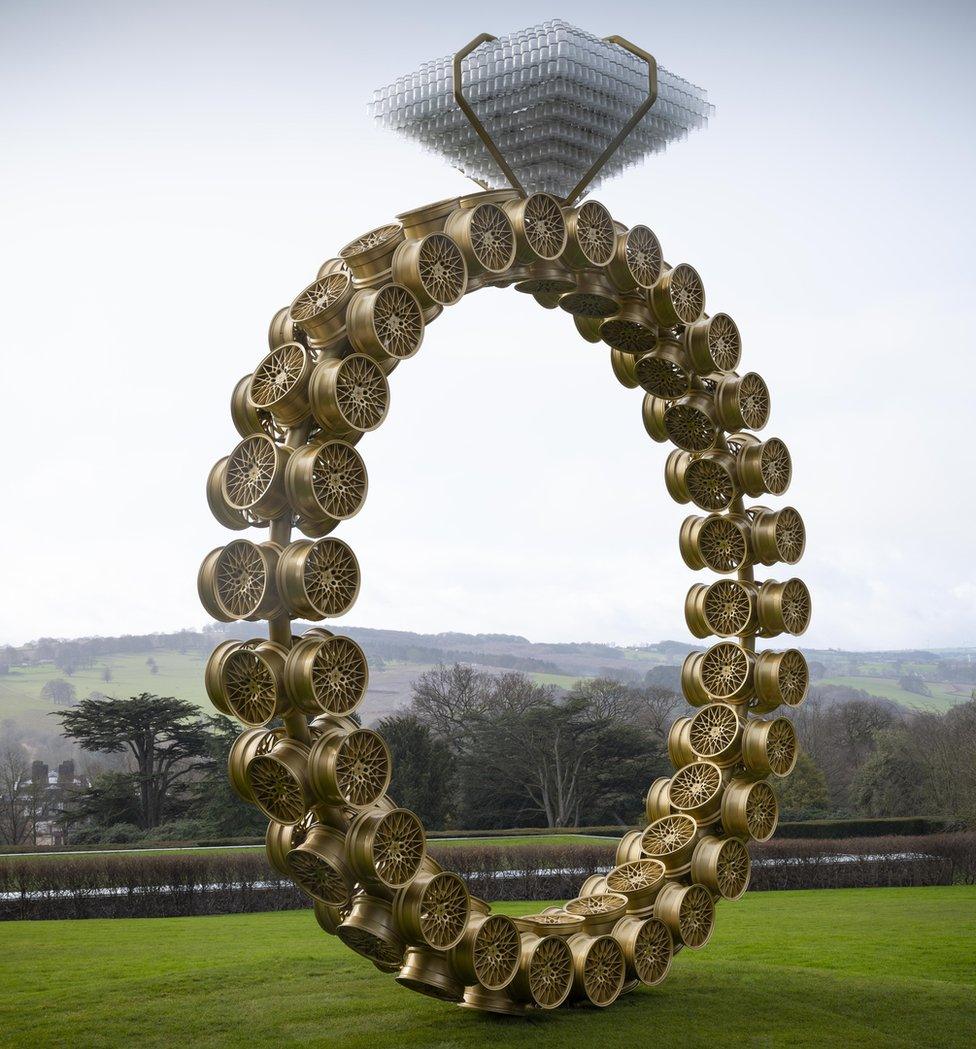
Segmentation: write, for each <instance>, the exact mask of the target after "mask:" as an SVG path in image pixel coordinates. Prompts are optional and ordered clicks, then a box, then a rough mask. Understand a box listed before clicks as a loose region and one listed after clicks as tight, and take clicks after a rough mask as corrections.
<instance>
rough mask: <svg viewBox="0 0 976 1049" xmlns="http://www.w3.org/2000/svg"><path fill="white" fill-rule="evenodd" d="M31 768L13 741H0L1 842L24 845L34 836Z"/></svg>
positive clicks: (28, 761)
mask: <svg viewBox="0 0 976 1049" xmlns="http://www.w3.org/2000/svg"><path fill="white" fill-rule="evenodd" d="M30 781H31V767H30V759H29V758H28V755H27V751H26V750H25V749H24V748H23V747H22V746H21V745H20V744H19V743H15V742H13V741H12V740H3V741H2V742H0V841H3V842H4V844H6V845H23V844H24V843H25V842H27V841H28V840H29V839H30V838H31V836H32V835H33V833H34V829H35V823H36V814H35V812H34V811H33V807H32V805H31V799H30V797H29V795H30V793H31V792H30V785H31V782H30Z"/></svg>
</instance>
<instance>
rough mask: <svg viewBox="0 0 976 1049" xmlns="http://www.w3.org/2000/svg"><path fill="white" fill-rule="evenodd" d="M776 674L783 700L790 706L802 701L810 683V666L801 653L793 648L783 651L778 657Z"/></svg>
mask: <svg viewBox="0 0 976 1049" xmlns="http://www.w3.org/2000/svg"><path fill="white" fill-rule="evenodd" d="M778 676H779V691H780V695H781V696H782V698H783V702H784V703H785V704H786V705H787V706H790V707H795V706H796V705H797V704H798V703H800V702H802V700H803V699H804V697H805V696H806V694H807V688H808V687H809V685H810V668H809V667H808V666H807V661H806V658H805V657H804V655H803V653H802V652H800V651H799V650H798V649H795V648H791V649H788V650H787V651H786V652H784V653H783V656H782V659H780V663H779V675H778Z"/></svg>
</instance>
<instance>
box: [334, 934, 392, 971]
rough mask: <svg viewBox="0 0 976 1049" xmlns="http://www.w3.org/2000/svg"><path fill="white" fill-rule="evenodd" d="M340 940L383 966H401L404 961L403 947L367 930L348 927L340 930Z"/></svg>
mask: <svg viewBox="0 0 976 1049" xmlns="http://www.w3.org/2000/svg"><path fill="white" fill-rule="evenodd" d="M339 938H340V939H341V940H342V942H343V943H344V944H345V945H346V946H347V947H349V948H350V949H351V950H353V951H355V952H356V953H357V954H360V955H362V956H363V957H364V958H368V959H369V960H370V961H371V962H379V963H380V964H381V965H399V964H400V962H401V961H402V960H403V947H402V946H401V945H399V944H395V943H390V942H389V941H387V940H384V939H383V938H382V937H381V936H377V935H376V934H375V933H371V932H369V931H368V930H367V929H357V928H351V927H346V926H341V927H340V928H339Z"/></svg>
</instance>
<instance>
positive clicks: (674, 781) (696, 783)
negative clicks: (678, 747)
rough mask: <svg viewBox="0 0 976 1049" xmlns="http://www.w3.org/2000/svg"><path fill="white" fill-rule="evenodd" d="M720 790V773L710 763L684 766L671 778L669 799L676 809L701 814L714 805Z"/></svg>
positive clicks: (699, 762)
mask: <svg viewBox="0 0 976 1049" xmlns="http://www.w3.org/2000/svg"><path fill="white" fill-rule="evenodd" d="M721 790H722V773H721V772H720V771H719V769H718V768H716V766H715V765H713V764H712V763H711V762H710V761H696V762H694V763H693V764H691V765H685V767H684V768H683V769H679V770H678V771H677V772H676V773H675V774H674V776H672V778H671V787H670V798H671V804H672V805H673V806H674V807H675V808H676V809H681V810H683V811H686V812H693V813H694V812H701V811H702V810H703V809H705V808H707V807H708V806H709V805H710V804H713V805H714V804H716V803H717V799H718V797H719V794H720V793H721Z"/></svg>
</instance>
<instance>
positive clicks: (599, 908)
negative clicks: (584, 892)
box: [566, 892, 627, 918]
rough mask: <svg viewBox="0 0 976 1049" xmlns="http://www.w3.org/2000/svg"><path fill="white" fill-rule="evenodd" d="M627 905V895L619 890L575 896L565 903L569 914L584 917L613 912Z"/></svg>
mask: <svg viewBox="0 0 976 1049" xmlns="http://www.w3.org/2000/svg"><path fill="white" fill-rule="evenodd" d="M626 906H627V897H626V896H622V895H621V894H620V893H619V892H594V893H591V894H590V895H589V896H577V897H576V899H575V900H570V901H569V903H567V904H566V910H567V911H568V913H570V914H578V915H580V916H581V917H584V918H595V917H597V916H599V915H602V914H613V913H614V912H615V911H619V910H620V909H621V908H622V907H626Z"/></svg>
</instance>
